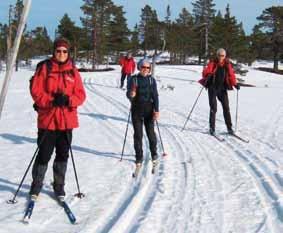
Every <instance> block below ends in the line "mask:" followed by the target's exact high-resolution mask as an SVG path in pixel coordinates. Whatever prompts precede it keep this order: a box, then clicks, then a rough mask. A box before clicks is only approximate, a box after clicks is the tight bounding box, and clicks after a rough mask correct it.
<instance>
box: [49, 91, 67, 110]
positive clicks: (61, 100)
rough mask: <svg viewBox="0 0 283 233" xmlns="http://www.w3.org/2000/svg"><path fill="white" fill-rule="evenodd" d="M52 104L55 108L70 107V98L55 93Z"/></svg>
mask: <svg viewBox="0 0 283 233" xmlns="http://www.w3.org/2000/svg"><path fill="white" fill-rule="evenodd" d="M52 104H53V106H54V107H63V106H69V96H67V95H64V94H63V93H55V94H54V100H53V102H52Z"/></svg>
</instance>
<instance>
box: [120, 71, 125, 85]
mask: <svg viewBox="0 0 283 233" xmlns="http://www.w3.org/2000/svg"><path fill="white" fill-rule="evenodd" d="M125 78H126V74H124V73H122V75H121V85H120V88H123V86H124V81H125Z"/></svg>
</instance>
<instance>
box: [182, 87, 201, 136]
mask: <svg viewBox="0 0 283 233" xmlns="http://www.w3.org/2000/svg"><path fill="white" fill-rule="evenodd" d="M203 89H204V87H202V88H201V90H200V92H199V94H198V97H197V99H196V101H195V102H194V104H193V107H192V109H191V111H190V113H189V115H188V117H187V120H186V122H185V124H184V127H183V128H182V130H181V131H183V130H184V129H185V127H186V125H187V122H188V121H189V119H190V117H191V115H192V112H193V110H194V108H195V106H196V104H197V102H198V99H199V97H200V95H201V93H202V91H203Z"/></svg>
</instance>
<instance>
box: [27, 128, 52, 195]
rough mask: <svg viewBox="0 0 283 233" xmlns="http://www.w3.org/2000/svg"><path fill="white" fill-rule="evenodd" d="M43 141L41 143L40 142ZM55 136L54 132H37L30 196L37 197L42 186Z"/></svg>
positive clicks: (40, 130)
mask: <svg viewBox="0 0 283 233" xmlns="http://www.w3.org/2000/svg"><path fill="white" fill-rule="evenodd" d="M42 139H43V141H42ZM55 141H56V135H55V132H54V131H50V130H42V129H39V130H38V138H37V144H38V145H39V152H38V155H37V157H36V159H35V162H34V164H33V168H32V179H33V181H32V184H31V188H30V192H29V193H30V195H38V194H39V193H40V190H41V188H42V185H43V180H44V176H45V173H46V171H47V165H48V162H49V160H50V158H51V155H52V153H53V150H54V147H55Z"/></svg>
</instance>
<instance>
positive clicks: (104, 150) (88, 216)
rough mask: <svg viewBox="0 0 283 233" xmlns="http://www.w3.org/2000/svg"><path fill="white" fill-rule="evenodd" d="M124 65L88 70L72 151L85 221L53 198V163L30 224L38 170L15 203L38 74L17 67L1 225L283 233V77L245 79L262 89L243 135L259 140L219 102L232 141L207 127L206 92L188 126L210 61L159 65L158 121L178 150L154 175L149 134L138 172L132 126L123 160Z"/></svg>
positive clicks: (243, 93)
mask: <svg viewBox="0 0 283 233" xmlns="http://www.w3.org/2000/svg"><path fill="white" fill-rule="evenodd" d="M115 68H116V70H115V71H112V72H108V73H87V74H82V77H83V81H84V85H85V88H86V91H87V101H86V103H85V104H84V105H83V106H82V107H81V108H80V109H79V116H80V128H79V129H76V130H74V139H73V147H72V149H73V153H74V156H75V162H76V168H77V172H78V177H79V182H80V188H81V190H82V192H84V193H85V195H86V196H85V198H83V199H81V200H79V199H77V198H75V197H73V194H75V193H76V192H77V189H76V183H75V177H74V172H73V167H72V163H71V160H70V161H69V167H68V172H67V182H66V183H67V184H66V191H67V193H68V195H67V202H68V203H69V204H70V207H71V209H72V210H73V212H74V214H75V215H76V217H77V218H78V224H77V225H71V224H70V223H69V222H68V219H67V217H66V215H65V214H64V211H63V210H62V209H61V208H60V206H59V205H58V204H57V203H56V201H55V200H54V197H53V191H52V188H51V185H50V183H51V182H52V169H51V167H52V166H51V163H50V164H49V170H48V173H47V175H46V179H45V185H44V187H43V190H42V193H41V195H40V198H39V201H38V202H37V204H36V207H35V209H34V212H33V216H32V219H31V223H30V224H29V225H24V224H23V223H22V222H21V219H22V217H23V212H24V209H25V206H26V204H27V200H28V199H27V198H28V191H29V188H30V183H31V175H30V173H29V174H28V176H27V179H26V180H25V182H24V185H23V187H22V189H21V191H20V192H19V195H18V198H17V200H18V203H17V204H15V205H8V204H6V201H7V200H8V199H10V198H11V197H12V196H13V193H14V192H15V190H16V189H17V187H18V184H19V181H20V180H21V178H22V176H23V174H24V172H25V170H26V168H27V166H28V164H29V162H30V160H31V158H32V156H33V153H34V151H35V150H36V134H37V129H36V113H35V112H34V111H33V109H32V100H31V97H30V96H29V90H28V86H29V78H30V76H31V75H32V74H33V72H32V71H28V70H21V71H20V72H18V73H15V75H14V76H13V78H12V82H11V85H10V89H9V93H8V96H7V102H6V104H5V109H4V112H3V114H2V119H1V121H0V153H1V154H0V155H1V156H0V206H1V207H0V209H1V211H0V232H1V233H18V232H21V233H27V232H28V233H30V232H32V233H43V232H44V233H62V232H64V233H65V232H66V233H75V232H76V233H106V232H113V233H120V232H123V233H126V232H131V233H133V232H140V233H141V232H144V233H147V232H154V233H161V232H162V233H163V232H164V233H175V232H176V233H177V232H178V233H196V232H200V233H216V232H217V233H218V232H223V233H227V232H237V233H250V232H251V233H252V232H266V233H279V232H283V143H282V141H283V78H282V76H279V75H275V74H269V73H266V72H261V71H256V70H252V69H251V70H250V71H249V73H248V74H247V76H246V77H245V82H246V83H250V84H254V85H256V86H257V87H254V88H251V87H243V88H242V89H241V90H240V91H239V121H238V133H239V135H241V136H242V137H244V138H248V139H249V140H250V143H249V144H246V143H243V142H241V141H239V140H237V139H235V138H231V137H228V136H227V134H226V128H225V124H224V120H223V116H222V109H221V106H220V105H219V104H218V105H219V108H218V114H217V122H216V131H217V133H218V134H219V135H220V136H221V137H223V138H224V139H225V141H224V142H219V141H217V140H216V139H215V138H213V137H211V136H209V135H208V134H207V131H208V111H209V109H208V97H207V93H206V91H204V92H203V94H202V96H201V97H200V99H199V102H198V104H197V106H196V108H195V110H194V112H193V114H192V118H191V120H190V121H189V122H188V124H187V128H186V130H184V131H183V132H181V129H182V127H183V124H184V122H185V119H186V117H187V114H188V112H189V110H190V108H191V107H192V105H193V103H194V101H195V99H196V97H197V95H198V93H199V91H200V85H199V84H198V83H197V82H196V81H197V80H198V79H199V78H200V75H201V67H199V66H158V67H157V70H156V74H157V76H158V77H157V78H158V80H159V82H158V85H159V95H160V112H161V119H160V121H159V124H160V130H161V135H162V138H163V143H164V145H165V150H166V152H167V153H168V154H169V155H168V156H167V157H164V158H160V165H159V168H158V171H157V173H156V174H155V175H152V174H151V172H150V170H151V169H150V168H151V161H150V159H149V150H148V145H147V143H146V140H144V143H145V147H146V148H147V149H146V150H145V157H146V161H145V164H144V166H143V168H142V172H141V174H140V177H139V178H138V179H137V180H134V179H133V178H132V176H131V174H132V171H133V169H134V150H133V137H132V135H133V130H132V127H130V129H129V132H128V137H127V143H126V150H125V156H124V160H123V161H122V162H120V154H121V149H122V144H123V139H124V133H125V129H126V124H127V117H128V113H129V106H130V105H129V102H128V100H127V99H126V97H125V92H124V91H123V90H120V89H118V88H117V83H118V80H119V78H120V77H119V76H120V71H119V67H118V66H116V67H115ZM3 76H4V74H3V73H1V74H0V80H1V81H2V80H3ZM168 87H174V91H171V89H170V88H168ZM229 97H230V107H231V113H232V117H233V121H235V120H234V116H235V108H236V91H234V92H229ZM159 152H160V154H162V150H161V147H160V146H159Z"/></svg>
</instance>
